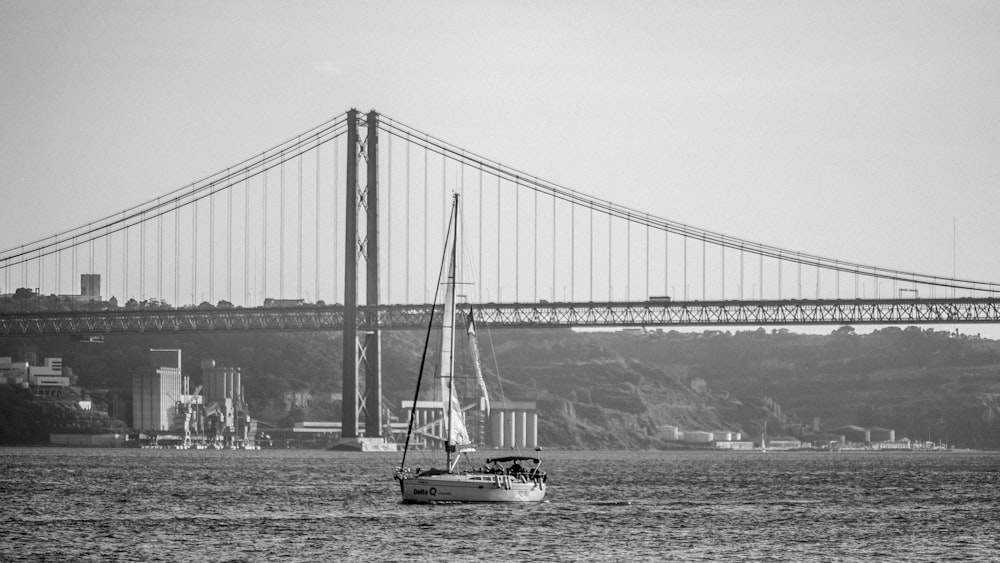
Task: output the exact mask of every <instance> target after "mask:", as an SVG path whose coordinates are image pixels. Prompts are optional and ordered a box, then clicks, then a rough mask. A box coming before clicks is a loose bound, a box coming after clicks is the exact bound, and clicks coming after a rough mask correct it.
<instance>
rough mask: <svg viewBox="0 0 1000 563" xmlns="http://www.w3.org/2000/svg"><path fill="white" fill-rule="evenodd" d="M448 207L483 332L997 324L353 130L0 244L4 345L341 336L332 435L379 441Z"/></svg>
mask: <svg viewBox="0 0 1000 563" xmlns="http://www.w3.org/2000/svg"><path fill="white" fill-rule="evenodd" d="M455 192H457V193H459V194H460V201H461V202H462V208H461V214H462V224H463V225H464V228H463V232H462V233H461V238H462V240H463V245H464V248H465V252H464V253H463V256H462V259H461V262H462V270H463V272H466V275H465V279H466V282H468V283H467V285H463V289H462V296H461V298H462V299H463V300H464V301H465V302H466V303H467V307H469V308H472V309H475V310H476V311H477V315H478V317H479V318H480V319H481V320H482V322H486V323H489V324H491V325H493V326H495V327H511V328H524V327H630V326H631V327H634V326H644V327H658V326H659V327H671V326H696V325H704V326H740V325H743V326H761V325H795V324H831V325H838V324H934V323H948V324H955V323H996V322H1000V300H998V293H1000V284H998V283H994V282H987V281H981V280H979V281H977V280H969V279H960V278H957V277H954V276H952V277H948V276H939V275H930V274H925V273H917V272H905V271H900V270H896V269H892V268H888V267H883V266H875V265H865V264H860V263H856V262H852V261H850V260H844V259H834V258H828V257H823V256H818V255H814V254H810V253H806V252H802V251H799V250H794V249H786V248H781V247H777V246H772V245H769V244H764V243H760V242H753V241H749V240H746V239H742V238H739V237H736V236H731V235H727V234H723V233H719V232H714V231H711V230H707V229H702V228H698V227H694V226H691V225H687V224H685V223H681V222H678V221H675V220H672V219H668V218H665V217H662V216H658V215H655V214H654V213H653V212H652V210H641V209H634V208H630V207H627V206H623V205H620V204H617V203H615V202H612V201H609V200H606V199H602V198H598V197H593V196H590V195H587V194H585V193H583V192H580V191H577V190H574V189H571V188H568V187H565V186H562V185H559V184H556V183H554V182H551V181H548V180H545V179H542V178H539V177H537V176H533V175H531V174H529V173H527V172H524V171H521V170H518V169H516V168H514V167H511V166H508V165H505V164H501V163H499V162H497V161H494V160H491V159H489V158H487V157H484V156H481V155H478V154H476V153H474V152H471V151H469V150H465V149H463V148H461V147H458V146H455V145H453V144H451V143H449V142H447V141H445V140H442V139H440V138H437V137H435V136H433V135H431V134H429V133H427V132H424V131H422V130H419V129H416V128H415V127H412V126H410V125H407V124H405V123H402V122H399V121H396V120H394V119H392V118H390V117H388V116H385V115H382V114H379V113H376V112H374V111H372V112H369V113H367V114H361V113H359V112H358V111H356V110H350V111H348V112H346V113H345V114H344V115H341V116H338V117H336V118H334V119H332V120H330V121H328V122H326V123H323V124H321V125H319V126H317V127H314V128H312V129H310V130H308V131H305V132H303V133H301V134H299V135H296V136H295V137H293V138H290V139H288V140H286V141H284V142H282V143H279V144H277V145H274V146H272V147H271V148H269V149H267V150H264V151H262V152H260V153H259V154H256V155H253V156H251V157H249V158H247V159H245V160H243V161H241V162H238V163H234V164H232V165H230V166H228V167H226V168H224V169H221V170H219V171H218V172H215V173H213V174H210V175H208V176H206V177H204V178H202V179H201V180H198V181H196V182H193V183H191V184H189V185H187V186H183V187H181V188H178V189H176V190H174V191H172V192H170V193H166V194H163V195H160V196H158V197H156V198H154V199H150V200H147V201H145V202H142V203H140V204H137V205H133V206H131V207H128V208H127V209H124V210H121V211H119V212H116V213H113V214H110V215H106V216H105V217H101V218H94V219H93V220H91V221H88V222H86V223H81V224H79V225H76V226H73V227H70V228H67V229H65V230H62V231H61V232H58V233H55V234H50V235H48V236H46V237H44V238H39V239H37V240H34V241H30V242H22V243H19V244H17V245H16V246H9V247H7V244H0V247H7V249H6V250H3V251H2V252H0V284H2V289H0V336H12V335H102V334H115V333H121V334H134V333H156V332H166V333H177V332H220V331H226V332H240V331H296V330H337V331H342V332H343V334H344V366H343V367H344V373H345V374H350V373H354V374H355V377H353V378H352V377H350V376H349V375H346V376H345V377H344V396H345V397H349V396H352V395H354V396H357V397H358V403H357V406H358V408H357V409H355V410H354V412H353V414H349V411H350V409H344V412H345V415H344V417H345V418H344V428H345V434H344V435H345V436H351V435H352V434H351V432H352V431H351V429H355V430H354V432H356V428H357V421H358V418H357V417H358V416H359V415H360V414H362V413H367V416H368V417H369V420H368V421H367V422H368V428H381V424H380V422H379V420H377V419H373V418H370V417H373V416H374V417H377V416H380V413H381V408H378V407H376V406H374V403H373V404H367V403H368V402H369V401H377V400H378V397H379V396H380V395H381V393H380V391H378V392H373V393H368V392H367V391H366V390H369V389H370V390H373V391H375V390H380V385H381V383H380V381H381V379H380V374H379V370H380V367H379V366H380V360H379V358H380V351H379V345H380V344H379V342H380V336H379V333H380V331H382V330H402V329H415V328H420V327H425V326H426V325H427V322H428V315H432V314H434V310H433V308H432V306H431V305H430V303H431V302H432V299H433V295H434V291H435V289H436V283H437V273H438V272H437V268H438V264H439V253H440V251H441V250H440V249H441V248H443V246H444V235H445V228H446V223H447V221H446V217H447V213H448V207H449V203H450V199H451V194H452V193H455ZM8 244H9V243H8ZM80 280H83V281H80ZM438 314H439V312H438ZM359 370H364V371H365V373H366V382H365V383H364V385H359V384H358V378H357V374H358V373H359ZM359 390H360V391H359ZM366 397H367V398H366ZM355 435H356V434H355Z"/></svg>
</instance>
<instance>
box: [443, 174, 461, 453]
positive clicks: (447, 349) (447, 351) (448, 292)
mask: <svg viewBox="0 0 1000 563" xmlns="http://www.w3.org/2000/svg"><path fill="white" fill-rule="evenodd" d="M452 198H453V203H452V208H451V213H452V217H451V225H452V232H451V233H450V235H451V237H452V239H451V259H450V260H449V264H448V285H447V287H446V288H445V294H444V295H445V297H444V318H443V319H442V320H441V324H442V325H443V326H442V328H443V329H444V330H443V331H442V332H443V333H442V335H441V352H442V358H441V366H442V368H443V367H444V366H445V365H446V362H447V366H448V393H447V395H448V396H447V397H442V399H443V400H446V401H448V408H447V416H448V422H447V424H446V426H447V427H446V428H445V441H444V451H445V463H446V464H447V466H446V467H447V468H448V471H449V472H450V471H451V454H452V450H453V449H455V446H454V445H453V444H452V443H451V430H452V417H453V416H454V409H453V408H452V407H453V397H452V394H453V393H454V391H455V258H456V256H457V255H458V194H457V193H456V194H454V195H453V196H452ZM445 355H447V357H443V356H445Z"/></svg>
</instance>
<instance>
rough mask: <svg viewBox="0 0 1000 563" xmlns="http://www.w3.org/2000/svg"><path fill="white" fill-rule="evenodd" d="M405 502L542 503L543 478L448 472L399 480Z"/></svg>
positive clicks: (543, 494) (543, 493)
mask: <svg viewBox="0 0 1000 563" xmlns="http://www.w3.org/2000/svg"><path fill="white" fill-rule="evenodd" d="M399 481H400V487H401V488H402V490H403V502H423V503H430V502H539V501H541V500H542V499H544V498H545V483H544V481H543V480H542V479H527V478H523V477H522V478H518V477H512V476H510V475H494V474H485V473H484V474H476V473H447V474H442V475H427V476H423V477H406V478H402V479H400V480H399Z"/></svg>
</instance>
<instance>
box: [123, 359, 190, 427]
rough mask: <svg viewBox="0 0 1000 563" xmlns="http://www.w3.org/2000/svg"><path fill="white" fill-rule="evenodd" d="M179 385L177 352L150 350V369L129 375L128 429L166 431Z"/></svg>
mask: <svg viewBox="0 0 1000 563" xmlns="http://www.w3.org/2000/svg"><path fill="white" fill-rule="evenodd" d="M181 385H182V380H181V351H180V350H155V349H154V350H150V367H149V368H148V369H145V370H142V371H139V372H137V373H134V374H133V375H132V427H133V428H134V429H136V430H148V431H160V430H170V427H171V424H172V422H173V416H172V415H171V412H170V411H171V409H172V408H173V406H174V402H175V401H176V400H177V399H178V398H179V397H180V396H181Z"/></svg>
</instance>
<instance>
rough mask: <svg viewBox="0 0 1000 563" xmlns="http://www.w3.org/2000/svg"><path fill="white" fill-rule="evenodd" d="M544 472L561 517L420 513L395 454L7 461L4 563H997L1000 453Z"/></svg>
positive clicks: (618, 458)
mask: <svg viewBox="0 0 1000 563" xmlns="http://www.w3.org/2000/svg"><path fill="white" fill-rule="evenodd" d="M412 455H413V454H411V456H412ZM483 457H485V456H483ZM543 457H544V467H546V468H547V469H548V471H549V474H550V478H549V487H550V488H549V491H548V497H547V502H545V503H542V504H536V505H523V506H495V505H493V506H491V505H432V506H420V505H403V504H401V503H400V502H399V491H398V488H397V487H396V486H395V483H394V482H393V481H392V478H391V474H392V468H393V467H394V466H395V465H396V464H398V462H399V459H400V457H399V455H398V454H352V453H334V452H322V451H258V452H216V451H157V450H80V449H0V560H2V561H36V560H53V561H55V560H58V561H83V560H91V561H108V560H123V561H180V560H187V561H208V560H211V561H274V560H284V561H378V560H390V561H391V560H395V561H403V560H406V561H413V560H445V559H450V560H483V561H490V560H496V559H497V558H502V559H503V560H514V561H528V560H533V561H552V560H561V561H573V560H633V561H634V560H676V561H871V560H874V559H881V560H896V561H946V560H954V561H968V560H974V561H997V560H1000V544H998V541H1000V540H998V538H1000V454H997V453H925V454H915V453H861V452H850V453H846V452H845V453H782V452H769V453H767V454H761V453H749V452H746V453H709V452H702V453H676V452H666V453H648V452H643V453H609V452H599V453H590V452H546V453H545V454H544V456H543ZM411 460H413V461H414V465H423V466H425V467H427V466H430V465H431V461H430V460H428V459H421V458H420V455H419V454H418V455H417V456H416V457H411Z"/></svg>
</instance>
